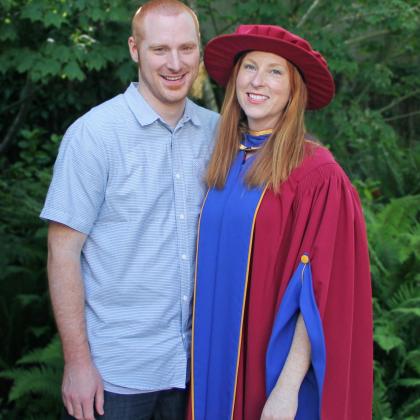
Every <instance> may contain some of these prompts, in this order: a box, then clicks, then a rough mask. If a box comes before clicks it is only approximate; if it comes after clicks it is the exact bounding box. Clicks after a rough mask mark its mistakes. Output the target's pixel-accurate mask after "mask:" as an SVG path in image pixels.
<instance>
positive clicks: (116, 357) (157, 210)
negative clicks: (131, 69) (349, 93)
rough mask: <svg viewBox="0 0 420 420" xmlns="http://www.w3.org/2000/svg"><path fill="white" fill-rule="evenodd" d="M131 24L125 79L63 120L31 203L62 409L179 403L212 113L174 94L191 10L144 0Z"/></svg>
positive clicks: (111, 414)
mask: <svg viewBox="0 0 420 420" xmlns="http://www.w3.org/2000/svg"><path fill="white" fill-rule="evenodd" d="M132 28H133V35H132V36H131V37H130V38H129V40H128V45H129V50H130V55H131V57H132V59H133V60H134V61H135V62H136V63H138V70H139V71H138V73H139V83H138V84H131V85H130V87H129V88H128V89H127V90H126V92H125V93H124V94H123V95H118V96H116V97H115V98H113V99H111V100H110V101H107V102H105V103H104V104H102V105H99V106H98V107H96V108H93V109H92V110H91V111H90V112H88V113H87V114H85V115H83V116H82V117H81V118H79V119H78V120H77V121H76V122H75V123H74V124H73V125H72V126H71V127H70V128H69V129H68V131H67V133H66V135H65V136H64V139H63V141H62V144H61V147H60V152H59V155H58V158H57V161H56V164H55V167H54V177H53V181H52V183H51V186H50V189H49V192H48V196H47V199H46V203H45V207H44V209H43V211H42V213H41V217H42V218H44V219H47V220H49V221H50V226H49V233H48V276H49V285H50V293H51V300H52V304H53V309H54V314H55V318H56V321H57V326H58V330H59V333H60V336H61V340H62V344H63V353H64V362H65V365H64V375H63V385H62V396H63V402H64V405H65V407H66V409H67V412H68V416H67V418H77V419H85V420H89V419H93V418H94V415H95V413H94V411H96V416H103V417H101V418H105V419H118V420H121V419H122V420H124V419H151V418H152V417H153V418H159V419H178V418H183V415H184V411H185V385H186V381H187V378H188V375H189V372H188V359H189V345H190V330H191V316H190V302H191V296H192V289H193V269H194V267H193V266H194V258H195V239H196V225H197V218H198V214H199V211H200V205H201V201H202V199H203V194H204V185H203V183H202V181H201V179H202V172H203V169H204V167H205V165H206V163H207V161H208V159H209V154H210V149H211V140H212V137H213V134H214V130H215V126H216V123H217V118H218V116H217V114H215V113H213V112H210V111H207V110H205V109H203V108H201V107H199V106H197V105H195V104H194V103H193V102H191V101H189V100H188V99H187V98H186V96H187V93H188V91H189V89H190V87H191V85H192V83H193V81H194V79H195V77H196V75H197V71H198V65H199V28H198V21H197V18H196V16H195V14H194V13H193V11H192V10H191V9H189V8H188V7H187V6H185V5H184V4H183V3H181V2H179V1H178V0H151V1H149V2H148V3H146V4H145V5H144V6H143V7H141V8H140V9H139V10H138V11H137V13H136V14H135V16H134V18H133V22H132ZM104 390H105V392H104ZM66 415H67V414H66Z"/></svg>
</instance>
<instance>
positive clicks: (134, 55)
mask: <svg viewBox="0 0 420 420" xmlns="http://www.w3.org/2000/svg"><path fill="white" fill-rule="evenodd" d="M128 50H129V51H130V56H131V59H132V60H133V61H134V62H135V63H138V62H139V50H138V49H137V44H136V40H135V39H134V36H130V37H129V38H128Z"/></svg>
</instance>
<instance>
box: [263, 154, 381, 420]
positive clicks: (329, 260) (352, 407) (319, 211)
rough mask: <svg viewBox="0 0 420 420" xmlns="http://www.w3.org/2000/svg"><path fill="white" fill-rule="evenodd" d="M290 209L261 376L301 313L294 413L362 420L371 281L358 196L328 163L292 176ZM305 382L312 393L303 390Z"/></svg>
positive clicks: (366, 403)
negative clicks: (306, 365) (304, 353)
mask: <svg viewBox="0 0 420 420" xmlns="http://www.w3.org/2000/svg"><path fill="white" fill-rule="evenodd" d="M293 213H294V222H293V240H292V243H291V244H290V250H289V255H290V257H291V258H293V259H294V261H295V263H296V264H295V266H297V268H296V271H295V273H294V275H293V276H292V278H291V279H290V281H289V282H288V286H287V288H286V291H285V293H284V295H283V296H282V300H281V302H280V303H279V309H278V313H277V316H276V320H275V323H274V326H273V331H272V335H271V338H270V342H269V347H268V350H267V359H266V363H267V376H268V371H269V366H270V364H271V361H272V360H274V359H275V357H276V356H275V355H277V356H278V355H279V353H278V352H276V351H275V348H276V345H275V343H276V342H277V350H279V349H280V347H281V346H283V347H284V343H285V342H287V343H289V341H288V340H289V339H288V338H287V336H291V337H293V332H294V325H295V322H296V319H297V315H298V313H299V312H301V313H302V314H303V318H304V321H305V324H306V328H307V331H308V335H309V338H310V341H311V346H312V354H311V356H312V365H311V367H310V369H309V371H308V374H307V377H306V378H305V380H304V383H303V384H302V387H301V390H300V394H299V409H298V415H297V417H296V418H297V419H299V418H302V419H305V420H306V419H312V418H313V419H317V418H322V419H323V420H333V419H340V420H350V419H352V420H353V419H354V420H356V419H370V418H371V404H372V388H373V375H372V370H373V366H372V364H373V344H372V305H371V284H370V272H369V258H368V248H367V240H366V232H365V224H364V218H363V213H362V209H361V205H360V200H359V197H358V195H357V192H356V190H355V189H354V188H353V186H352V185H351V183H350V181H349V180H348V178H347V176H346V175H345V174H344V172H343V171H342V169H341V168H340V167H339V165H338V164H337V163H336V162H332V163H329V164H326V165H323V166H321V167H319V168H316V169H315V170H313V171H311V172H310V173H309V174H307V175H306V176H305V177H304V178H303V179H301V180H300V182H299V184H298V187H297V194H296V200H295V203H294V209H293ZM302 256H306V258H307V260H305V261H306V263H304V260H303V259H302ZM301 259H302V260H301ZM299 261H301V262H300V263H299V264H298V262H299ZM285 338H287V339H286V341H285ZM273 343H274V344H273ZM281 343H282V344H281ZM290 343H291V341H290ZM287 347H288V348H287ZM288 349H290V347H289V344H288V345H287V346H286V351H285V350H284V349H283V353H285V354H286V356H287V354H288ZM279 351H280V350H279ZM280 352H281V351H280ZM323 352H324V353H323ZM323 358H324V361H322V359H323ZM284 361H285V360H284ZM273 363H275V362H273ZM320 364H321V365H320ZM317 365H318V366H317ZM320 366H321V367H320ZM280 372H281V367H280ZM320 375H321V376H322V377H321V378H320ZM320 379H321V380H320ZM311 387H312V389H316V390H317V392H316V393H315V392H312V393H311ZM267 389H269V388H268V384H267ZM314 394H317V395H318V397H319V401H318V404H316V398H315V397H316V395H315V397H314ZM311 398H312V400H311ZM314 398H315V399H314ZM309 400H311V401H312V402H310V401H309ZM309 406H314V407H316V410H313V409H312V413H314V412H315V414H314V415H313V417H312V416H310V414H308V412H304V411H302V410H303V409H304V408H305V407H306V409H308V407H309Z"/></svg>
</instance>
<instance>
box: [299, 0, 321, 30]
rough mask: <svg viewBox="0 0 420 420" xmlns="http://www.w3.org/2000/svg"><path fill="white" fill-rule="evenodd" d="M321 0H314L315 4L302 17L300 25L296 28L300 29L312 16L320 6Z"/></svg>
mask: <svg viewBox="0 0 420 420" xmlns="http://www.w3.org/2000/svg"><path fill="white" fill-rule="evenodd" d="M319 2H320V0H314V2H313V3H312V4H311V5H310V7H309V9H308V10H307V11H306V13H305V14H304V15H303V16H302V18H301V19H300V21H299V22H298V24H297V25H296V28H300V27H301V26H302V25H303V24H304V23H305V22H306V20H307V19H308V17H309V16H310V15H311V13H312V12H313V11H314V9H315V7H316V6H318V4H319Z"/></svg>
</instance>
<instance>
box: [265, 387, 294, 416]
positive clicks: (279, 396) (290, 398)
mask: <svg viewBox="0 0 420 420" xmlns="http://www.w3.org/2000/svg"><path fill="white" fill-rule="evenodd" d="M297 407H298V393H297V392H296V391H294V390H290V389H286V388H283V389H281V388H278V387H275V388H274V389H273V391H272V392H271V394H270V396H269V397H268V399H267V401H266V402H265V405H264V409H263V411H262V414H261V420H294V418H295V416H296V412H297Z"/></svg>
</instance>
